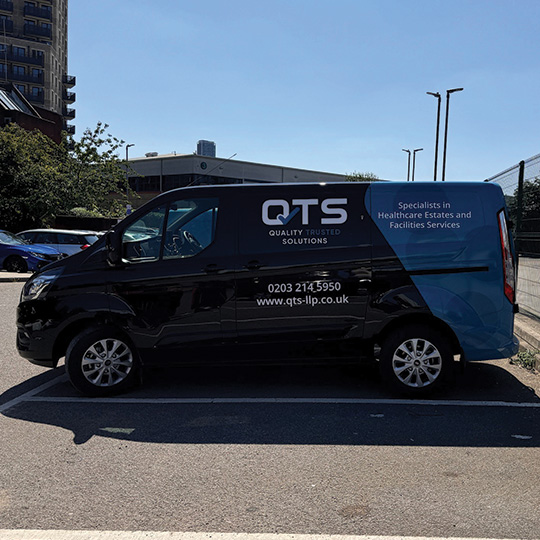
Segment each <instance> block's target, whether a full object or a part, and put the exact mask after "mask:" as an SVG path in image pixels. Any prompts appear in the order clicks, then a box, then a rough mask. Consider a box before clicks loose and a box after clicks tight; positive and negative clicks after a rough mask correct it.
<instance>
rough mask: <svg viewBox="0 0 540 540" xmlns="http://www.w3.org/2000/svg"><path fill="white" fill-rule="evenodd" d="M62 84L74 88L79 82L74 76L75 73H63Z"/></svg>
mask: <svg viewBox="0 0 540 540" xmlns="http://www.w3.org/2000/svg"><path fill="white" fill-rule="evenodd" d="M62 84H63V85H64V86H65V87H66V88H73V87H74V86H75V84H77V78H76V77H74V76H73V75H65V74H64V75H63V76H62Z"/></svg>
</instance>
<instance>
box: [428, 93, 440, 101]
mask: <svg viewBox="0 0 540 540" xmlns="http://www.w3.org/2000/svg"><path fill="white" fill-rule="evenodd" d="M426 94H429V95H430V96H433V97H436V98H437V99H441V94H439V92H426Z"/></svg>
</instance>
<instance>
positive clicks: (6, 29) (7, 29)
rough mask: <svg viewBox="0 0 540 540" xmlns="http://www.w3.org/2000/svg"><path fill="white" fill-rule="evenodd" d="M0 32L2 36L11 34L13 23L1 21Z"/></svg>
mask: <svg viewBox="0 0 540 540" xmlns="http://www.w3.org/2000/svg"><path fill="white" fill-rule="evenodd" d="M0 32H2V34H4V33H6V34H13V21H9V20H7V19H2V20H1V21H0Z"/></svg>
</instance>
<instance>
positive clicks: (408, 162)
mask: <svg viewBox="0 0 540 540" xmlns="http://www.w3.org/2000/svg"><path fill="white" fill-rule="evenodd" d="M401 150H402V151H403V152H407V154H409V159H408V160H407V182H408V181H409V176H410V174H411V151H410V150H405V148H402V149H401Z"/></svg>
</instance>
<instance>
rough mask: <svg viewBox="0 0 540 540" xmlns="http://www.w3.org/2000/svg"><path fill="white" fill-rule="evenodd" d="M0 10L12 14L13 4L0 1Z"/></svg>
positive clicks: (4, 0) (8, 1)
mask: <svg viewBox="0 0 540 540" xmlns="http://www.w3.org/2000/svg"><path fill="white" fill-rule="evenodd" d="M0 10H2V11H10V12H11V13H13V2H11V0H0Z"/></svg>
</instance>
